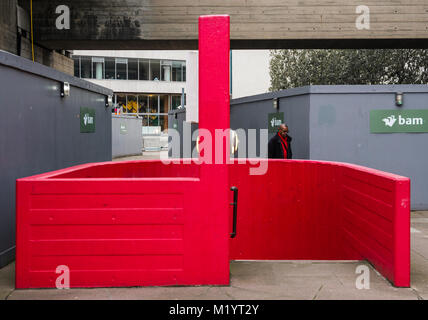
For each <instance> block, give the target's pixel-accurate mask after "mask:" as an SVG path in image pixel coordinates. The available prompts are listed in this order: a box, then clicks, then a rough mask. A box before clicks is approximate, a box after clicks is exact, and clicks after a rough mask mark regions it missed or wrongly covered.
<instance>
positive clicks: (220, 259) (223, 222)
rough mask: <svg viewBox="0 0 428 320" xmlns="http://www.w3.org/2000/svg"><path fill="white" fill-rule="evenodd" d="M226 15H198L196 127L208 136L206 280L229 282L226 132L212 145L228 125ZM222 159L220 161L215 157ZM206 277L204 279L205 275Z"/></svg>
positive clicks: (203, 181) (204, 193) (204, 173)
mask: <svg viewBox="0 0 428 320" xmlns="http://www.w3.org/2000/svg"><path fill="white" fill-rule="evenodd" d="M229 50H230V18H229V16H225V15H222V16H202V17H200V18H199V129H205V130H208V131H209V132H210V134H211V137H212V138H213V139H212V146H213V148H212V153H211V163H212V164H206V163H205V164H201V168H200V177H201V184H202V186H203V190H200V192H201V195H202V197H203V198H204V201H207V202H206V203H204V205H203V208H204V212H201V213H200V214H201V215H204V217H205V221H204V224H205V225H206V229H205V230H206V232H205V234H204V239H205V240H206V241H205V243H204V244H203V245H204V246H205V250H207V252H209V256H208V255H207V259H206V261H205V264H204V268H206V269H205V273H206V275H207V276H208V277H210V278H209V281H208V282H210V283H214V284H228V283H229V232H230V231H229V219H228V218H229V212H230V206H229V200H230V199H229V195H230V192H231V191H229V172H228V168H227V164H226V159H227V158H228V157H229V152H228V151H229V145H228V144H229V134H228V133H227V134H226V137H227V138H225V139H223V143H222V146H221V147H220V148H217V149H216V148H215V142H214V138H215V136H216V130H217V131H218V130H225V129H226V130H227V129H229V128H230V101H229V100H230V97H229ZM219 159H222V161H221V162H222V163H218V162H219V161H217V163H215V162H216V160H219ZM207 280H208V279H207Z"/></svg>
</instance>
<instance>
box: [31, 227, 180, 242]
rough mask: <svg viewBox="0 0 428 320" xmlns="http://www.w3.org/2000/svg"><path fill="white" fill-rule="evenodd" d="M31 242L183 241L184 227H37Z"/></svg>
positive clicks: (33, 228) (32, 228)
mask: <svg viewBox="0 0 428 320" xmlns="http://www.w3.org/2000/svg"><path fill="white" fill-rule="evenodd" d="M29 237H30V240H56V239H85V240H89V239H93V240H101V239H110V240H111V239H182V238H183V226H182V225H163V224H159V225H156V224H147V225H80V224H79V225H36V226H31V227H30V235H29Z"/></svg>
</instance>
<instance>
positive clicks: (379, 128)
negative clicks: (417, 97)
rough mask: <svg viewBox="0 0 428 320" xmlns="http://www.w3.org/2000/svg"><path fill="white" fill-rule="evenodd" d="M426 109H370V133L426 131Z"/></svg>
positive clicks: (427, 118)
mask: <svg viewBox="0 0 428 320" xmlns="http://www.w3.org/2000/svg"><path fill="white" fill-rule="evenodd" d="M427 124H428V110H399V111H397V110H371V111H370V132H371V133H394V132H428V125H427Z"/></svg>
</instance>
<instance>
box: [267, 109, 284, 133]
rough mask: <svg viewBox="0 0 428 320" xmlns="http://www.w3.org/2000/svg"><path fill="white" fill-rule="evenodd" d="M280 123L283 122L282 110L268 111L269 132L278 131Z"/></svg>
mask: <svg viewBox="0 0 428 320" xmlns="http://www.w3.org/2000/svg"><path fill="white" fill-rule="evenodd" d="M281 123H284V112H276V113H268V128H269V132H270V133H273V132H276V131H278V127H279V125H280V124H281Z"/></svg>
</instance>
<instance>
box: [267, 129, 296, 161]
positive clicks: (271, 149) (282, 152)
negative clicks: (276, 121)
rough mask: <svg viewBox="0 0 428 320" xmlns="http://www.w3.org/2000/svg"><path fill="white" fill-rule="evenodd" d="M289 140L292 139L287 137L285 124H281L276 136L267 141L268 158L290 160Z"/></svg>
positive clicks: (291, 154)
mask: <svg viewBox="0 0 428 320" xmlns="http://www.w3.org/2000/svg"><path fill="white" fill-rule="evenodd" d="M291 140H292V138H291V137H290V136H289V135H288V126H287V125H286V124H281V125H280V126H279V128H278V132H277V134H275V135H274V136H273V137H272V139H270V140H269V144H268V158H269V159H291V158H292V156H293V153H292V152H291Z"/></svg>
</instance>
